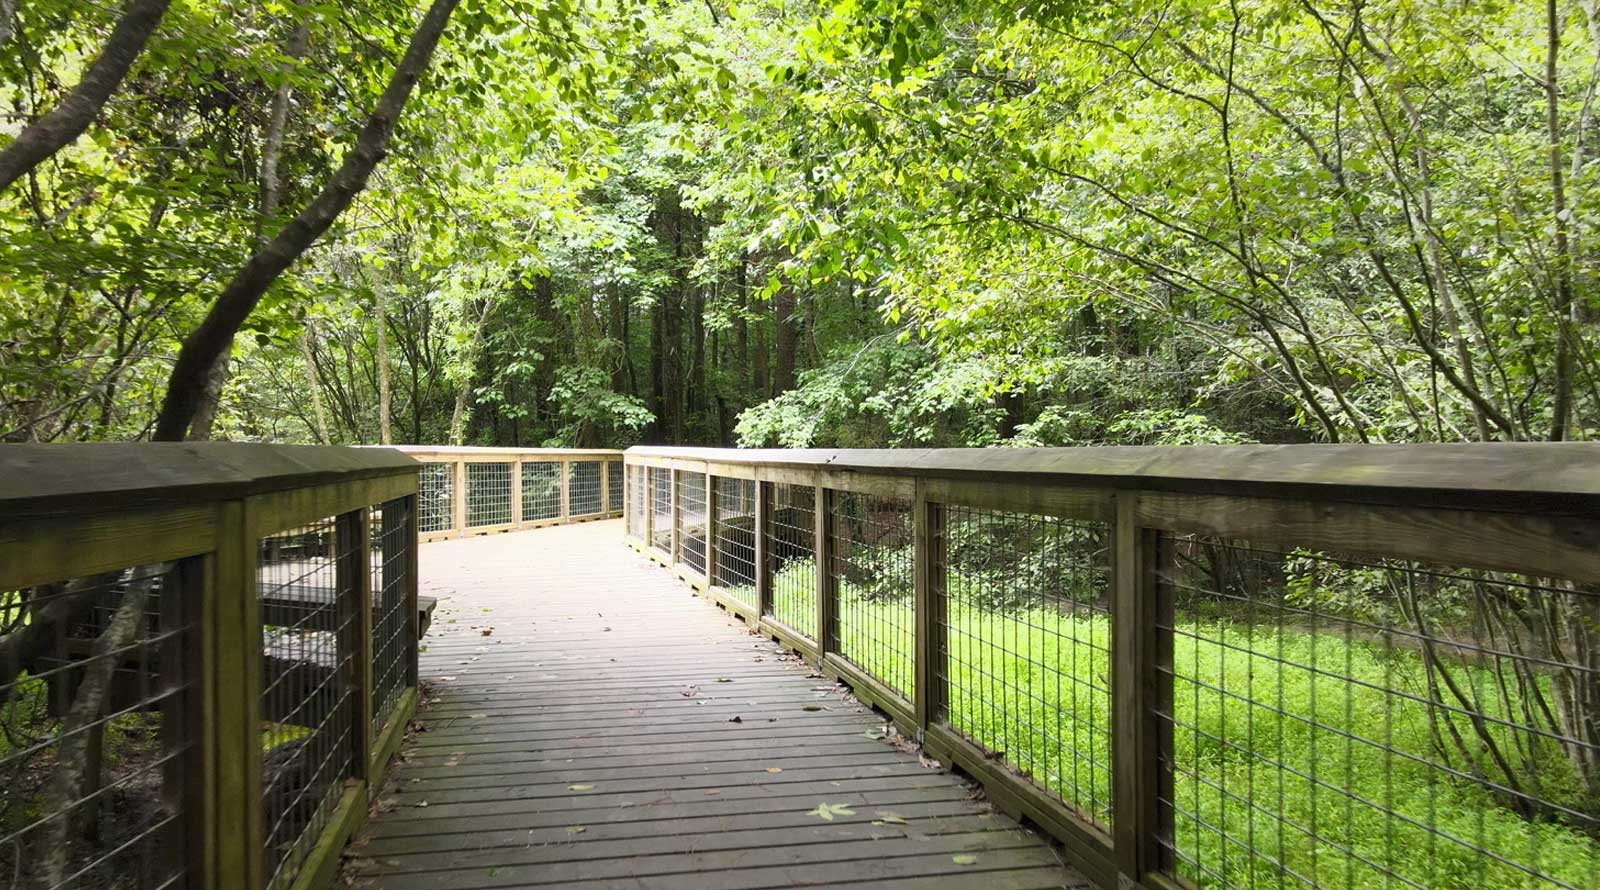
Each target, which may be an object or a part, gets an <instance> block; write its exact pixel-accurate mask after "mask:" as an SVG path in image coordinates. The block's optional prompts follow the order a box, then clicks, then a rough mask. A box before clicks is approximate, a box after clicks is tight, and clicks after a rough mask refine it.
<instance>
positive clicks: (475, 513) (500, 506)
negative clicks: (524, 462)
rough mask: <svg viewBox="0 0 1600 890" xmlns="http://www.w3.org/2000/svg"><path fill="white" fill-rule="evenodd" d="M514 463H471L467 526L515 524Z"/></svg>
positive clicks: (468, 467)
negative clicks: (512, 478) (512, 510)
mask: <svg viewBox="0 0 1600 890" xmlns="http://www.w3.org/2000/svg"><path fill="white" fill-rule="evenodd" d="M511 467H512V465H511V464H510V463H471V464H467V527H468V528H478V527H480V526H485V525H504V524H506V523H508V522H510V521H511Z"/></svg>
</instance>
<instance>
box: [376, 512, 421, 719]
mask: <svg viewBox="0 0 1600 890" xmlns="http://www.w3.org/2000/svg"><path fill="white" fill-rule="evenodd" d="M408 510H409V505H408V504H407V502H406V500H405V499H404V498H396V499H394V500H392V501H387V502H385V503H383V504H380V505H378V506H377V507H374V508H373V509H372V525H373V529H372V552H371V557H372V729H373V734H374V736H376V734H377V733H378V732H380V731H381V730H382V729H383V727H384V726H385V725H386V724H387V723H388V722H389V718H390V717H392V716H393V714H394V709H395V707H396V706H397V705H399V703H400V695H401V693H403V692H404V691H405V688H406V661H407V659H408V658H409V657H410V653H411V649H412V647H413V645H414V644H413V642H412V640H411V621H410V616H409V615H408V614H407V606H406V592H407V583H406V582H407V578H406V571H407V569H408V567H409V565H410V560H409V557H410V553H409V552H408V551H407V548H408V547H415V546H416V541H415V540H412V539H411V538H410V537H409V536H408V535H407V534H406V525H407V521H408V520H409V518H410V517H408V516H407V511H408Z"/></svg>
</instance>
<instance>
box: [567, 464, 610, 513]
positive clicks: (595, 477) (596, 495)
mask: <svg viewBox="0 0 1600 890" xmlns="http://www.w3.org/2000/svg"><path fill="white" fill-rule="evenodd" d="M600 512H603V511H602V508H601V503H600V461H597V460H575V461H573V462H571V463H569V464H567V515H569V516H592V515H594V514H596V513H600Z"/></svg>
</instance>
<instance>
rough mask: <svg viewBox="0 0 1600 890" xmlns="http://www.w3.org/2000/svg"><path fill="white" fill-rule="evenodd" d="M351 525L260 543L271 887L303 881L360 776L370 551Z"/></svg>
mask: <svg viewBox="0 0 1600 890" xmlns="http://www.w3.org/2000/svg"><path fill="white" fill-rule="evenodd" d="M347 525H348V523H344V522H341V521H339V520H336V519H334V518H329V519H325V520H322V521H319V522H316V523H312V524H310V525H307V526H304V527H301V528H295V529H291V530H288V531H284V532H279V533H277V534H273V535H271V536H268V537H264V538H262V539H261V541H260V542H259V546H258V562H257V568H256V574H257V579H258V588H259V604H260V609H261V648H262V655H261V658H262V666H261V680H262V690H261V721H262V723H261V729H260V732H261V771H262V774H261V787H262V795H263V801H262V807H263V812H264V815H265V820H266V821H265V825H266V832H265V834H266V837H265V854H266V856H265V861H266V874H267V878H268V880H267V886H268V888H279V887H286V886H288V885H289V884H290V883H291V882H292V881H293V880H294V878H295V877H296V875H297V874H298V872H299V870H300V866H301V864H302V863H303V862H304V861H305V859H306V856H307V854H308V853H309V852H310V850H311V848H312V846H313V845H314V844H315V843H316V841H317V839H318V837H319V836H320V835H321V834H322V831H323V829H324V828H325V827H326V825H327V823H328V819H329V817H330V816H331V814H332V811H333V809H334V806H335V804H336V802H337V801H338V799H339V795H340V793H341V791H342V790H343V787H344V780H345V778H346V777H348V776H350V775H352V766H353V762H352V754H353V750H352V749H353V738H354V722H355V720H354V708H353V703H354V695H353V692H352V690H351V688H350V683H349V677H350V676H352V672H351V660H352V659H353V658H354V656H355V650H356V645H355V642H356V641H355V636H356V635H357V634H356V629H357V624H356V622H357V617H358V613H357V609H358V608H359V607H360V603H358V602H357V600H358V599H359V596H360V590H359V589H358V588H357V587H356V586H355V585H356V572H355V571H353V570H352V568H351V567H352V566H353V565H354V564H355V561H356V560H361V559H369V558H370V556H369V555H368V554H365V553H359V552H356V551H357V549H358V548H356V546H355V541H354V540H353V536H352V535H351V534H350V533H349V532H348V529H347V528H346V530H345V531H344V533H341V529H340V527H341V526H347ZM341 564H342V565H343V566H344V568H341ZM362 756H366V755H365V753H363V754H362Z"/></svg>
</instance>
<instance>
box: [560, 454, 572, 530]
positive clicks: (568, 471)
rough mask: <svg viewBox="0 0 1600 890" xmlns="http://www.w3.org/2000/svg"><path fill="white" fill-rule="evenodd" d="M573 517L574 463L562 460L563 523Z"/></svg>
mask: <svg viewBox="0 0 1600 890" xmlns="http://www.w3.org/2000/svg"><path fill="white" fill-rule="evenodd" d="M571 519H572V465H571V464H569V463H568V462H567V460H566V459H565V458H563V459H562V461H561V524H563V525H565V524H566V523H567V522H568V521H570V520H571Z"/></svg>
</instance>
